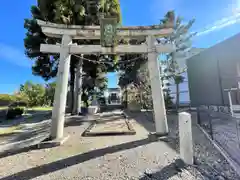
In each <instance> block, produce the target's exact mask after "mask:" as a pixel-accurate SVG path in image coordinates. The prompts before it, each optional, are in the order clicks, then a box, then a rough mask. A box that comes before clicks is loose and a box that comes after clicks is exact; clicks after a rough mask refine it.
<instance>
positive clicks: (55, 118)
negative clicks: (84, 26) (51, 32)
mask: <svg viewBox="0 0 240 180" xmlns="http://www.w3.org/2000/svg"><path fill="white" fill-rule="evenodd" d="M71 43H72V38H71V37H70V36H68V35H64V36H63V37H62V46H61V51H60V62H59V66H58V73H57V86H56V92H55V95H54V106H53V110H52V124H51V138H52V139H61V138H63V129H64V120H65V107H66V100H67V89H68V74H69V67H70V57H71V55H70V54H69V47H68V46H69V45H70V44H71Z"/></svg>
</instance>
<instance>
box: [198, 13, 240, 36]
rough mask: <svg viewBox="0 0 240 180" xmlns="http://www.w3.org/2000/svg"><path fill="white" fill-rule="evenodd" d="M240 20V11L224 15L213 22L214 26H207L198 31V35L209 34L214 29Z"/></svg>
mask: <svg viewBox="0 0 240 180" xmlns="http://www.w3.org/2000/svg"><path fill="white" fill-rule="evenodd" d="M239 22H240V12H237V13H234V14H233V15H231V16H228V17H224V18H222V19H220V20H218V21H216V22H214V23H213V25H212V26H207V27H206V28H204V29H203V30H201V31H200V32H198V33H197V36H202V35H206V34H209V33H211V32H213V31H216V30H220V29H223V28H225V27H227V26H231V25H233V24H236V23H239Z"/></svg>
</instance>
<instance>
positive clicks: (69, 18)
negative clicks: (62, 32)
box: [24, 0, 121, 102]
mask: <svg viewBox="0 0 240 180" xmlns="http://www.w3.org/2000/svg"><path fill="white" fill-rule="evenodd" d="M31 13H32V18H30V19H25V23H24V27H25V28H26V29H27V33H26V38H25V39H24V45H25V49H26V55H27V56H28V57H29V58H31V59H33V60H34V62H35V64H34V66H33V67H32V71H33V74H34V75H38V76H41V77H43V78H44V79H45V80H49V79H51V78H53V77H55V76H56V74H57V70H58V62H59V55H52V54H46V53H44V54H43V53H41V52H39V50H40V44H42V43H43V44H44V43H47V44H55V43H61V42H60V39H55V38H49V37H46V36H45V35H44V34H43V33H42V31H41V28H40V27H39V25H38V24H37V22H36V19H40V20H44V21H50V22H53V23H61V24H71V25H99V24H100V21H99V14H100V13H103V14H104V16H105V17H116V18H117V19H118V21H119V22H120V21H121V15H120V4H119V2H118V0H114V1H112V0H105V1H103V0H95V1H94V0H91V1H89V0H38V6H32V8H31ZM74 43H78V44H100V41H99V40H97V41H96V40H95V41H93V40H77V41H76V42H74ZM84 57H85V58H88V59H93V60H99V57H98V56H94V55H91V56H84ZM77 61H78V58H76V57H75V56H72V57H71V64H70V89H71V94H72V96H71V97H72V98H73V92H74V81H75V68H76V62H77ZM101 68H102V69H101V71H102V72H105V73H106V72H107V71H108V68H109V67H108V66H101ZM97 69H99V65H98V64H92V63H89V62H86V61H84V64H83V71H84V72H85V73H86V74H87V75H90V76H91V77H92V78H93V79H94V78H96V77H97V76H98V73H97V72H98V71H97ZM103 82H105V81H103ZM94 83H95V81H94ZM94 85H97V84H94ZM101 87H103V85H101ZM85 89H86V90H87V91H88V90H90V89H92V88H91V87H85ZM72 102H73V99H72Z"/></svg>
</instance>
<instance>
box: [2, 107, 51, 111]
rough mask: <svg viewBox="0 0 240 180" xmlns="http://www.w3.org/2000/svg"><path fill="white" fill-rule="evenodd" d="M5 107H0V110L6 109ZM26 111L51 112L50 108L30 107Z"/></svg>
mask: <svg viewBox="0 0 240 180" xmlns="http://www.w3.org/2000/svg"><path fill="white" fill-rule="evenodd" d="M7 108H8V107H7V106H1V107H0V110H5V109H7ZM27 110H34V111H51V110H52V107H32V108H27Z"/></svg>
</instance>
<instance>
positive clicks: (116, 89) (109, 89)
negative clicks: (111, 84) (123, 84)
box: [108, 88, 121, 91]
mask: <svg viewBox="0 0 240 180" xmlns="http://www.w3.org/2000/svg"><path fill="white" fill-rule="evenodd" d="M120 90H121V89H120V88H108V91H120Z"/></svg>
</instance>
